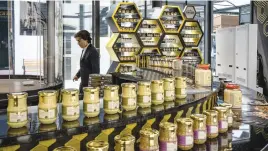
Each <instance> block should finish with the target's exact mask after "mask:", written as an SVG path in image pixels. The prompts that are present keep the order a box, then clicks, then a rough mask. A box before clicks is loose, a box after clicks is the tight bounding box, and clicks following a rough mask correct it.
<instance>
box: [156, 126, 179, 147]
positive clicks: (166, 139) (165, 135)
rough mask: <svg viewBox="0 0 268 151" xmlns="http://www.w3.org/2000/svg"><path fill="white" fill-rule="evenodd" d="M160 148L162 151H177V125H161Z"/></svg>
mask: <svg viewBox="0 0 268 151" xmlns="http://www.w3.org/2000/svg"><path fill="white" fill-rule="evenodd" d="M159 127H160V135H159V143H160V144H159V146H160V150H161V151H177V148H178V145H177V141H178V140H177V125H176V124H174V123H170V122H162V123H160V125H159Z"/></svg>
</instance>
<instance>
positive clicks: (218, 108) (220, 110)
mask: <svg viewBox="0 0 268 151" xmlns="http://www.w3.org/2000/svg"><path fill="white" fill-rule="evenodd" d="M213 109H215V110H217V111H219V112H226V111H227V108H226V107H222V106H216V107H214V108H213Z"/></svg>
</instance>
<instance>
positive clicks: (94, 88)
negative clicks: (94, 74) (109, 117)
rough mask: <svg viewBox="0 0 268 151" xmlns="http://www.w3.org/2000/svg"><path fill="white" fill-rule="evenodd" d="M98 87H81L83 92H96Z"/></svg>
mask: <svg viewBox="0 0 268 151" xmlns="http://www.w3.org/2000/svg"><path fill="white" fill-rule="evenodd" d="M99 89H100V88H99V87H84V88H83V91H84V92H96V91H99Z"/></svg>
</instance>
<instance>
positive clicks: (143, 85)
mask: <svg viewBox="0 0 268 151" xmlns="http://www.w3.org/2000/svg"><path fill="white" fill-rule="evenodd" d="M137 96H138V106H139V107H141V108H147V107H151V83H150V82H145V81H139V82H138V92H137Z"/></svg>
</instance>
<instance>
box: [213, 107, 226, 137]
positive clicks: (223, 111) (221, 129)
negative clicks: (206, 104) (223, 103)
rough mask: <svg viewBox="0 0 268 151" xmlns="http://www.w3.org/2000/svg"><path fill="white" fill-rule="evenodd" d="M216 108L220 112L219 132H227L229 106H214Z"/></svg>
mask: <svg viewBox="0 0 268 151" xmlns="http://www.w3.org/2000/svg"><path fill="white" fill-rule="evenodd" d="M214 110H216V111H217V112H218V115H219V116H218V122H219V133H225V132H227V130H228V121H227V108H226V107H220V106H217V107H214Z"/></svg>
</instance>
